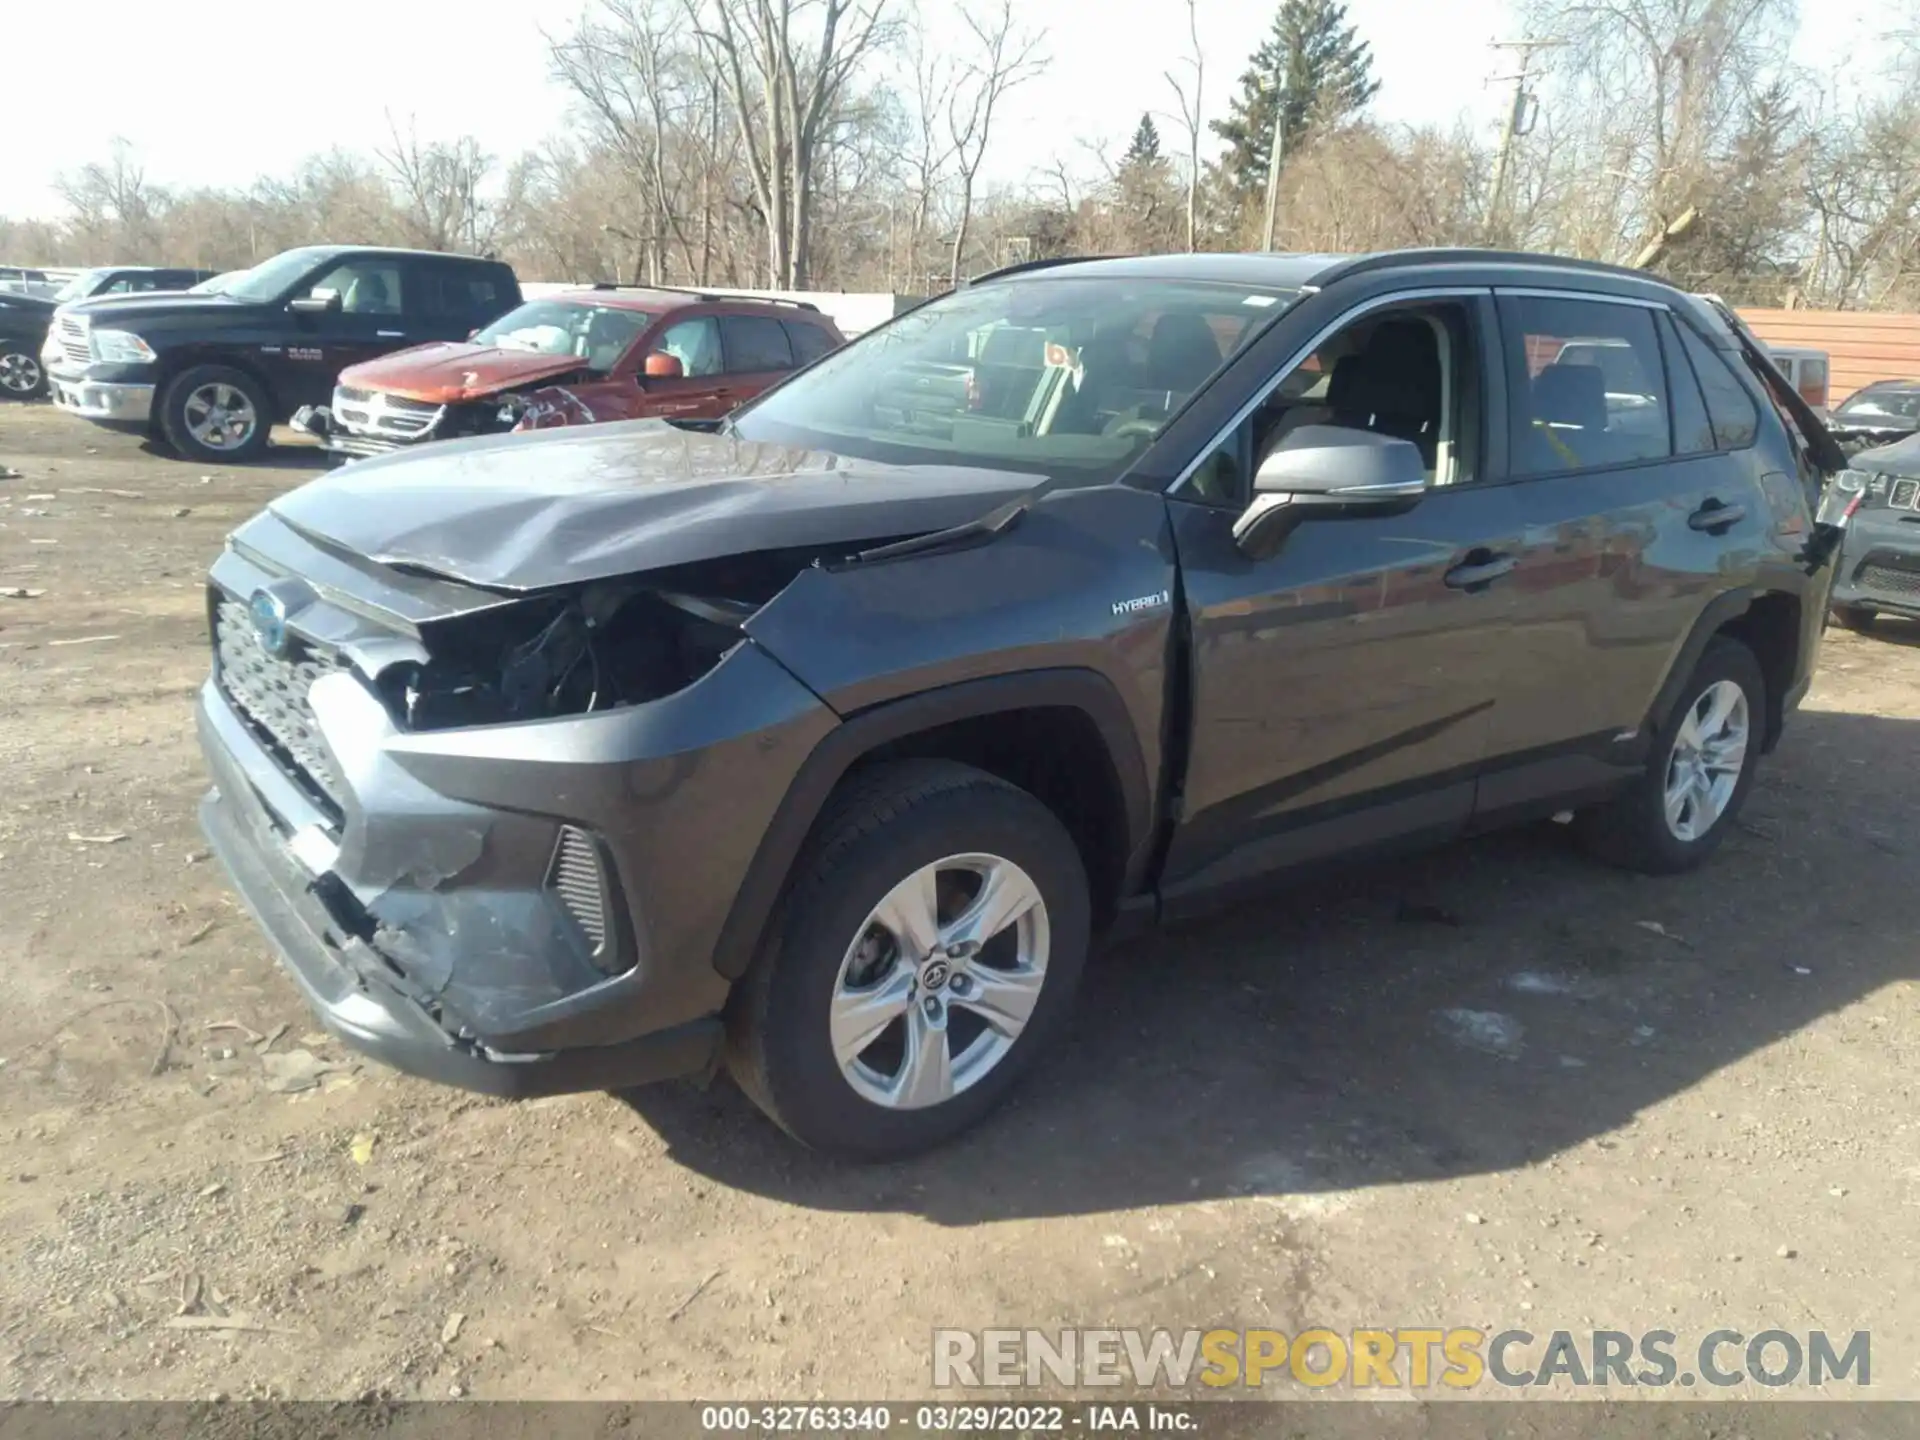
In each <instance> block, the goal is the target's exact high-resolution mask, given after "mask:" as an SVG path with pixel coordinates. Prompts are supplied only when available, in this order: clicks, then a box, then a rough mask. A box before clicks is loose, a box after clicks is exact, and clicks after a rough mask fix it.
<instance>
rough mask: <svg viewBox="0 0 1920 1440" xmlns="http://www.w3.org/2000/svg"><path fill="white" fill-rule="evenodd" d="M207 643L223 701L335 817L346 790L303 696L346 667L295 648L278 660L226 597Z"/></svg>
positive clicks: (239, 603)
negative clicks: (315, 682)
mask: <svg viewBox="0 0 1920 1440" xmlns="http://www.w3.org/2000/svg"><path fill="white" fill-rule="evenodd" d="M213 643H214V653H215V657H216V660H217V667H218V668H217V673H218V675H219V679H220V688H221V689H222V690H223V691H225V692H226V696H227V698H228V699H229V700H231V701H232V702H233V704H234V706H235V708H236V709H238V710H239V711H240V712H241V714H243V715H244V716H245V717H246V718H247V720H248V721H250V722H251V724H252V726H253V729H254V730H255V732H256V733H257V734H259V735H260V737H261V738H262V739H264V740H265V741H266V742H267V743H268V747H269V748H270V749H271V750H272V751H273V752H274V755H275V758H276V759H278V760H279V762H280V766H281V768H282V769H284V770H285V771H286V772H287V773H288V774H289V775H291V776H292V777H293V778H294V779H295V780H297V781H299V782H300V783H301V784H302V785H303V786H304V787H305V788H306V789H307V790H309V791H313V792H316V798H320V799H324V800H325V801H327V802H328V803H329V804H330V805H331V807H332V808H333V810H334V812H335V813H336V814H337V813H339V812H340V811H341V809H342V808H343V805H344V797H345V794H346V787H345V786H343V785H342V784H341V783H340V777H339V776H338V775H337V774H335V773H334V769H333V762H332V761H331V760H330V759H328V757H327V750H326V746H325V745H323V744H322V743H321V740H320V726H319V723H318V722H317V721H316V720H315V718H314V714H313V706H312V705H311V704H309V703H308V700H307V692H308V691H309V690H311V689H312V688H313V682H314V681H316V680H318V679H320V678H321V677H322V676H323V675H332V674H335V673H337V672H339V671H341V670H344V669H346V668H347V667H346V663H345V662H344V661H343V660H341V659H340V658H339V657H338V656H336V655H332V654H329V653H326V652H323V651H317V650H301V649H299V648H296V649H295V650H294V651H293V652H292V653H290V654H289V655H288V656H287V657H286V658H284V659H282V658H281V657H279V656H276V655H273V654H271V653H270V652H269V651H268V650H267V647H266V646H265V645H263V644H261V643H260V636H259V634H258V632H256V631H255V630H254V628H253V619H252V617H251V616H250V615H248V613H247V607H246V605H245V604H244V603H243V602H242V601H239V600H233V599H229V598H226V597H222V599H221V601H220V604H219V607H218V608H217V610H216V611H215V613H214V620H213ZM294 643H295V645H296V647H298V645H299V642H298V641H296V642H294Z"/></svg>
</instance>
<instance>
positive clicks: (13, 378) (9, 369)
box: [0, 340, 47, 400]
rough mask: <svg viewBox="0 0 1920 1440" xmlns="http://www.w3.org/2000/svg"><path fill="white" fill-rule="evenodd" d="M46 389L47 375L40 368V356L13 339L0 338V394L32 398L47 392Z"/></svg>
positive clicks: (13, 397) (24, 398)
mask: <svg viewBox="0 0 1920 1440" xmlns="http://www.w3.org/2000/svg"><path fill="white" fill-rule="evenodd" d="M46 389H47V377H46V375H45V373H43V372H42V371H41V369H40V360H39V357H38V356H36V355H33V354H30V353H29V352H28V351H26V350H22V349H20V348H19V347H18V346H16V345H14V344H13V343H12V342H11V341H7V340H0V395H5V396H6V397H7V398H8V399H10V400H31V399H33V398H34V397H35V396H36V395H43V394H45V393H46Z"/></svg>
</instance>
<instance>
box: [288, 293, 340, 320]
mask: <svg viewBox="0 0 1920 1440" xmlns="http://www.w3.org/2000/svg"><path fill="white" fill-rule="evenodd" d="M340 303H341V302H340V292H339V291H338V290H315V291H314V292H313V293H312V294H311V295H296V296H294V297H293V299H291V300H289V301H288V302H287V308H288V309H289V310H292V311H293V312H295V313H296V314H299V315H325V314H327V313H328V312H329V311H333V310H338V309H339V308H340Z"/></svg>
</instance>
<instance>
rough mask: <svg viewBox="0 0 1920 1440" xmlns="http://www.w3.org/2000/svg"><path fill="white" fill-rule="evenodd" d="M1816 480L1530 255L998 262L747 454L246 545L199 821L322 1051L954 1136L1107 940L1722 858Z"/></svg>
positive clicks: (609, 443)
mask: <svg viewBox="0 0 1920 1440" xmlns="http://www.w3.org/2000/svg"><path fill="white" fill-rule="evenodd" d="M1843 463H1844V461H1843V460H1842V459H1841V457H1840V456H1839V454H1838V450H1837V447H1835V446H1834V444H1833V442H1832V439H1831V437H1829V436H1828V435H1827V434H1826V432H1825V431H1824V430H1823V429H1822V428H1821V426H1820V424H1819V422H1818V420H1817V419H1816V418H1815V417H1814V416H1813V414H1812V413H1811V412H1810V411H1808V410H1807V409H1806V407H1805V405H1804V403H1803V402H1801V401H1799V399H1798V397H1797V396H1795V395H1794V394H1793V392H1792V390H1791V388H1790V387H1788V386H1786V385H1785V384H1784V383H1782V382H1781V380H1780V377H1779V376H1778V374H1777V373H1776V372H1774V371H1773V370H1772V368H1771V366H1770V365H1769V363H1768V362H1767V361H1766V359H1765V357H1764V355H1763V354H1762V353H1761V352H1760V351H1759V350H1758V348H1757V347H1756V346H1755V345H1754V344H1753V342H1752V340H1751V337H1750V336H1747V335H1746V334H1745V332H1744V331H1743V330H1742V329H1741V328H1740V326H1739V325H1738V322H1737V321H1734V320H1732V319H1731V318H1730V317H1729V316H1728V315H1727V314H1726V313H1725V312H1724V311H1722V310H1720V309H1719V308H1717V307H1716V306H1714V305H1712V304H1709V303H1708V302H1705V301H1702V300H1700V299H1696V298H1695V297H1692V296H1689V295H1686V294H1683V293H1681V292H1679V291H1677V290H1674V289H1672V288H1670V287H1668V286H1666V285H1663V284H1661V283H1659V282H1657V281H1655V280H1653V279H1651V278H1649V277H1647V276H1645V275H1643V274H1639V273H1635V272H1632V271H1626V270H1617V269H1611V268H1607V267H1602V266H1596V265H1587V264H1580V263H1576V262H1571V261H1562V260H1555V259H1551V258H1547V257H1542V256H1532V255H1506V254H1497V253H1491V252H1478V251H1451V252H1450V251H1428V252H1409V253H1399V254H1389V255H1380V256H1371V257H1363V258H1357V259H1356V258H1340V257H1317V256H1288V255H1204V256H1201V255H1173V256H1158V257H1149V258H1137V259H1097V260H1077V261H1060V262H1049V263H1046V264H1039V265H1029V266H1022V267H1016V268H1015V269H1014V270H1011V271H1003V272H999V273H996V274H994V275H990V276H986V277H983V278H982V279H981V280H979V281H976V282H974V283H972V284H970V285H968V286H965V287H963V288H961V289H959V290H958V291H956V292H954V293H952V294H949V295H946V296H943V297H941V298H939V299H937V300H934V301H932V302H931V303H929V304H927V305H924V306H922V307H920V308H919V309H917V310H914V311H912V312H910V313H908V314H906V315H904V316H902V317H900V318H898V319H896V320H894V321H893V322H891V323H890V324H888V325H886V326H885V327H883V328H881V329H879V330H877V331H874V332H872V333H870V334H868V335H866V336H865V337H863V338H861V339H860V340H858V341H856V342H855V343H854V344H852V345H850V346H848V347H847V348H846V349H844V350H841V351H838V352H836V353H834V354H832V355H830V356H828V357H826V358H824V359H822V360H820V361H819V362H817V363H816V364H814V365H812V366H811V367H809V368H807V369H805V370H803V371H801V372H800V373H798V374H796V375H795V376H793V377H792V378H791V379H789V380H787V381H786V382H785V383H784V384H782V385H781V386H779V387H778V388H777V389H775V390H773V391H771V392H770V393H768V394H767V395H766V396H764V397H763V398H762V399H760V400H758V401H757V402H755V403H753V404H751V405H749V406H747V407H745V408H744V409H742V410H740V411H738V412H737V413H736V414H735V415H734V416H733V417H732V418H731V419H730V420H727V421H724V422H698V423H695V422H675V421H671V420H653V421H636V422H631V423H622V424H611V425H603V426H596V427H592V428H588V429H579V430H560V431H554V432H549V433H537V434H533V435H526V436H512V437H508V436H499V437H487V438H480V439H474V440H467V441H457V442H450V443H448V444H445V445H437V446H434V447H432V448H431V450H430V451H427V452H424V453H420V454H417V455H404V456H396V457H392V458H386V459H377V460H371V461H367V462H364V463H362V464H359V465H355V466H352V467H350V468H348V469H346V470H343V471H339V472H337V473H334V474H331V475H328V476H326V477H324V478H321V479H317V480H315V481H313V482H312V483H311V484H308V485H306V486H304V487H302V488H300V489H298V490H295V491H293V492H291V493H290V494H288V495H286V496H284V497H282V498H281V499H279V500H277V501H275V502H274V503H273V504H272V505H270V506H269V507H268V508H267V510H266V511H265V512H263V513H262V514H260V515H258V516H256V517H255V518H254V519H252V520H251V521H249V522H248V523H246V524H245V525H243V526H242V527H241V528H240V529H239V530H237V531H236V532H235V533H234V534H233V536H232V538H231V539H230V541H229V542H228V544H227V546H226V548H225V551H224V553H222V554H221V556H220V557H219V560H218V561H217V563H216V564H215V565H214V567H213V571H212V576H211V584H210V587H209V590H208V614H209V620H210V622H211V625H212V633H213V653H214V666H213V674H212V677H211V678H210V679H209V680H208V681H207V683H206V685H205V687H204V689H203V690H202V691H201V694H200V699H199V725H200V734H201V740H202V743H203V745H204V747H205V751H206V756H207V760H208V763H209V765H210V767H211V769H212V772H213V780H214V787H215V788H214V790H213V791H212V793H211V794H209V796H208V797H207V800H206V802H205V806H204V810H203V817H204V823H205V825H206V829H207V832H208V834H209V835H210V836H211V838H212V841H213V844H214V846H215V847H216V849H217V851H218V853H219V855H220V857H221V859H222V860H223V861H224V862H225V864H226V867H227V869H228V870H229V872H230V873H231V875H232V878H233V881H234V883H235V885H236V886H237V887H238V889H239V891H240V893H241V894H242V896H244V898H245V899H246V901H247V903H248V904H249V906H250V907H251V908H252V910H253V912H254V914H255V915H256V916H257V917H258V919H259V922H260V924H261V925H262V927H263V928H264V929H265V930H266V932H267V934H268V935H269V936H270V937H271V938H272V940H273V942H274V944H275V945H276V947H277V948H278V949H279V951H280V953H281V955H282V957H283V958H284V960H285V963H286V967H287V969H288V972H289V973H290V974H291V975H292V977H293V979H294V980H295V981H296V982H297V984H298V985H299V986H300V988H301V989H302V990H303V991H304V992H305V995H306V998H307V1000H308V1002H309V1003H310V1004H311V1005H312V1006H313V1008H314V1009H315V1010H316V1011H317V1012H318V1014H319V1016H320V1018H321V1019H322V1021H323V1022H324V1023H325V1024H326V1025H328V1026H329V1027H330V1028H331V1029H332V1030H333V1031H334V1032H335V1033H336V1034H338V1035H339V1036H341V1037H342V1038H343V1039H345V1040H346V1041H347V1042H349V1043H350V1044H353V1045H356V1046H358V1047H360V1048H361V1049H362V1050H364V1051H365V1052H367V1053H368V1054H370V1055H373V1056H375V1057H378V1058H379V1059H381V1060H384V1061H386V1062H387V1063H389V1064H391V1065H394V1066H396V1067H398V1068H400V1069H402V1070H406V1071H410V1072H412V1073H414V1074H417V1075H423V1076H429V1077H432V1078H435V1079H438V1080H443V1081H447V1082H450V1083H453V1084H456V1085H464V1086H470V1087H473V1088H476V1089H480V1090H486V1091H491V1092H494V1093H498V1094H507V1095H531V1094H539V1093H551V1092H555V1091H564V1090H574V1089H589V1088H619V1087H624V1086H629V1085H633V1084H637V1083H639V1082H643V1081H649V1080H654V1079H659V1078H662V1077H666V1076H672V1075H683V1074H689V1073H698V1072H703V1071H706V1070H708V1069H710V1068H711V1067H713V1066H715V1065H717V1064H720V1063H722V1062H724V1063H725V1064H726V1065H727V1066H728V1068H729V1069H730V1070H731V1071H732V1073H733V1074H734V1076H735V1077H736V1078H737V1079H738V1081H739V1083H740V1084H741V1085H742V1086H743V1087H744V1088H745V1089H746V1090H747V1091H748V1093H749V1094H751V1095H752V1097H753V1098H754V1099H755V1100H756V1101H757V1102H758V1103H759V1104H760V1105H761V1106H762V1107H763V1108H764V1109H765V1110H766V1112H767V1113H768V1114H769V1115H770V1116H772V1117H773V1118H774V1119H775V1120H776V1121H777V1122H778V1123H779V1124H780V1125H782V1126H783V1127H784V1128H785V1129H787V1130H788V1131H789V1132H791V1133H792V1134H793V1135H794V1136H796V1137H798V1138H799V1139H800V1140H802V1141H804V1142H806V1143H808V1144H810V1145H815V1146H819V1147H822V1148H824V1149H828V1150H832V1151H836V1152H839V1153H842V1154H849V1155H856V1156H868V1157H875V1156H886V1155H894V1154H899V1153H902V1152H905V1151H908V1150H911V1149H914V1148H916V1147H920V1146H924V1145H928V1144H931V1143H934V1142H937V1141H939V1140H941V1139H943V1138H944V1137H947V1136H950V1135H952V1134H954V1133H955V1132H956V1131H958V1130H960V1129H962V1128H963V1127H965V1126H967V1125H969V1124H971V1123H972V1122H974V1121H975V1120H977V1119H978V1118H980V1117H981V1116H982V1115H983V1114H984V1113H985V1112H986V1111H987V1110H988V1109H989V1108H990V1107H991V1106H992V1105H993V1104H994V1103H995V1102H996V1101H997V1100H999V1099H1000V1098H1001V1097H1002V1096H1003V1095H1004V1094H1005V1093H1006V1092H1007V1090H1008V1088H1009V1087H1010V1086H1012V1085H1013V1084H1014V1083H1015V1082H1016V1080H1017V1079H1018V1077H1019V1076H1020V1075H1021V1073H1022V1072H1023V1071H1025V1070H1026V1069H1027V1068H1028V1067H1029V1066H1030V1065H1031V1064H1032V1063H1033V1062H1035V1061H1036V1060H1037V1059H1039V1058H1040V1056H1041V1055H1042V1054H1043V1053H1044V1052H1046V1051H1047V1049H1048V1048H1049V1046H1051V1045H1053V1044H1054V1043H1055V1041H1056V1040H1057V1038H1058V1036H1059V1035H1060V1033H1061V1026H1062V1023H1063V1021H1064V1020H1065V1018H1066V1015H1067V1012H1068V1009H1069V1006H1070V1003H1071V1001H1072V999H1073V993H1074V987H1075V982H1076V981H1077V980H1078V978H1079V975H1080V971H1081V967H1082V964H1083V962H1084V961H1085V959H1086V956H1087V953H1088V948H1089V945H1090V943H1091V941H1092V940H1093V938H1094V937H1095V936H1096V935H1099V934H1103V933H1109V934H1110V933H1112V932H1114V931H1116V930H1119V929H1123V928H1126V927H1129V926H1132V925H1137V924H1140V923H1143V922H1152V921H1157V920H1162V919H1166V918H1170V917H1175V916H1182V915H1186V914H1190V913H1192V912H1194V911H1196V910H1199V909H1201V908H1203V907H1206V906H1208V905H1211V904H1213V903H1216V902H1217V901H1218V900H1220V899H1221V898H1223V897H1225V896H1228V895H1231V894H1232V893H1233V892H1235V891H1236V890H1240V889H1244V888H1246V887H1247V886H1248V885H1249V883H1253V884H1256V885H1258V884H1260V883H1261V882H1263V881H1265V880H1266V879H1267V877H1269V876H1270V875H1271V874H1272V873H1273V872H1275V871H1279V870H1283V869H1287V868H1290V867H1296V866H1300V865H1302V864H1305V863H1308V862H1312V861H1317V860H1322V859H1325V858H1328V857H1332V856H1345V855H1351V854H1353V853H1355V852H1359V851H1363V850H1376V849H1380V848H1382V847H1390V846H1396V845H1402V844H1407V843H1424V842H1431V841H1438V840H1444V839H1446V838H1448V837H1451V836H1455V835H1459V834H1462V833H1463V832H1467V831H1470V830H1476V829H1481V828H1485V827H1488V826H1494V825H1502V824H1509V823H1513V822H1516V821H1523V820H1527V819H1530V818H1536V817H1545V816H1550V815H1555V814H1557V813H1561V812H1571V814H1572V816H1573V820H1574V827H1575V828H1576V830H1577V831H1578V832H1579V833H1580V834H1582V835H1583V836H1584V837H1585V838H1586V840H1587V841H1588V842H1589V843H1590V844H1591V846H1592V848H1593V849H1594V850H1595V851H1596V852H1597V853H1598V854H1599V855H1600V856H1602V857H1604V858H1605V859H1608V860H1610V861H1613V862H1616V863H1620V864H1624V865H1628V866H1633V867H1637V868H1639V869H1642V870H1646V871H1653V872H1673V871H1680V870H1685V869H1687V868H1688V867H1690V866H1693V865H1696V864H1698V863H1699V862H1700V861H1701V860H1702V859H1704V858H1705V857H1706V856H1707V855H1708V854H1709V853H1711V852H1712V850H1713V849H1714V847H1715V846H1716V845H1717V844H1718V843H1719V841H1720V840H1721V838H1722V836H1723V835H1724V833H1725V832H1726V830H1727V828H1728V826H1729V824H1730V822H1731V819H1732V817H1733V816H1734V815H1735V814H1736V813H1737V812H1738V810H1739V808H1740V805H1741V802H1742V799H1743V797H1744V795H1745V793H1746V791H1747V788H1748V786H1749V784H1750V783H1751V781H1752V778H1753V774H1754V768H1755V766H1756V765H1757V764H1758V763H1759V761H1760V758H1761V756H1762V754H1763V753H1765V752H1766V751H1767V750H1769V749H1770V748H1771V747H1772V746H1773V745H1774V743H1775V742H1776V741H1777V740H1778V738H1779V736H1780V732H1781V727H1782V725H1783V724H1784V723H1785V721H1786V719H1787V716H1788V715H1789V713H1790V712H1791V711H1792V710H1793V708H1794V707H1795V705H1796V704H1797V703H1798V701H1799V700H1800V698H1801V696H1802V694H1803V693H1804V691H1805V690H1806V688H1807V683H1808V678H1809V675H1810V673H1811V671H1812V669H1813V664H1814V657H1815V651H1816V649H1817V647H1818V645H1819V641H1820V635H1821V629H1822V625H1823V623H1824V617H1825V616H1826V614H1827V608H1828V586H1829V579H1830V576H1829V568H1830V565H1831V553H1832V549H1833V538H1832V536H1831V535H1830V533H1829V532H1828V530H1827V529H1826V528H1825V527H1821V526H1818V525H1816V523H1815V518H1814V510H1813V502H1814V500H1815V499H1816V498H1817V495H1818V492H1819V487H1820V484H1821V478H1822V475H1823V473H1825V472H1827V471H1830V470H1837V469H1838V468H1840V466H1841V465H1842V464H1843Z"/></svg>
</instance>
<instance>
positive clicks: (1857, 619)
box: [1833, 605, 1880, 635]
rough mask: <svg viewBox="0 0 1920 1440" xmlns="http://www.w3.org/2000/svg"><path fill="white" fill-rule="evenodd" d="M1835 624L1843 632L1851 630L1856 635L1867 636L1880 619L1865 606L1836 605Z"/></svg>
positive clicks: (1834, 612)
mask: <svg viewBox="0 0 1920 1440" xmlns="http://www.w3.org/2000/svg"><path fill="white" fill-rule="evenodd" d="M1833 618H1834V623H1836V624H1837V625H1839V627H1840V628H1841V629H1842V630H1851V631H1853V633H1854V634H1856V635H1865V634H1866V633H1867V632H1868V631H1870V630H1871V629H1873V622H1874V621H1875V620H1877V619H1879V618H1880V617H1879V615H1878V613H1877V612H1876V611H1873V610H1869V609H1868V608H1867V607H1866V606H1864V605H1836V606H1834V607H1833Z"/></svg>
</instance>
